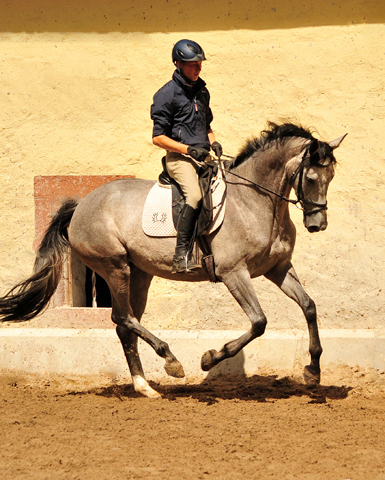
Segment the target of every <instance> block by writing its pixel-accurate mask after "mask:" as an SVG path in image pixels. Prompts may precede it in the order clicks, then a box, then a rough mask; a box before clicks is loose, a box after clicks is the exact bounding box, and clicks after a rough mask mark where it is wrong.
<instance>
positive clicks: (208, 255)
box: [142, 157, 226, 281]
mask: <svg viewBox="0 0 385 480" xmlns="http://www.w3.org/2000/svg"><path fill="white" fill-rule="evenodd" d="M162 166H163V171H162V172H161V174H160V175H159V178H158V182H157V183H156V184H155V185H154V186H153V187H152V189H151V190H150V192H149V194H148V196H147V199H146V203H145V206H144V211H143V219H142V226H143V231H144V233H145V234H146V235H149V236H157V237H165V236H176V234H177V225H178V219H179V216H180V212H181V210H182V208H183V206H184V204H185V198H184V195H183V192H182V190H181V188H180V186H179V184H178V183H177V182H176V181H175V180H174V179H172V178H171V177H170V175H169V173H168V171H167V166H166V158H165V157H163V158H162ZM198 175H199V184H200V187H201V192H202V202H201V208H200V213H199V216H198V220H197V226H196V231H195V239H196V241H197V243H198V245H199V247H200V249H201V250H202V252H203V255H204V256H203V257H202V263H203V265H204V266H205V267H206V270H207V271H208V273H209V277H210V280H211V281H216V280H215V273H214V261H213V256H212V252H211V249H210V247H209V245H208V242H207V240H206V237H205V236H206V235H208V234H210V233H212V232H213V231H215V230H216V229H217V228H219V226H220V225H221V224H222V221H223V217H224V212H225V203H226V184H225V181H224V179H223V177H222V174H221V170H220V169H219V163H218V162H215V161H211V162H205V164H204V166H203V167H201V168H200V170H199V171H198Z"/></svg>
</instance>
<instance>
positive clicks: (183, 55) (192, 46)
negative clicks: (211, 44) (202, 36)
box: [172, 40, 206, 63]
mask: <svg viewBox="0 0 385 480" xmlns="http://www.w3.org/2000/svg"><path fill="white" fill-rule="evenodd" d="M202 60H206V57H205V52H204V51H203V49H202V47H201V46H200V45H198V44H197V43H196V42H193V41H192V40H179V42H177V43H176V44H175V45H174V48H173V49H172V61H173V63H176V62H201V61H202Z"/></svg>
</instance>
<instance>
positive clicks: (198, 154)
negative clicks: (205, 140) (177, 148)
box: [187, 147, 210, 162]
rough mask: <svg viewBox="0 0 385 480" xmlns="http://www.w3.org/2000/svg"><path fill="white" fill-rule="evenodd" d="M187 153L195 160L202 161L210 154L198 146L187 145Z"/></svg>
mask: <svg viewBox="0 0 385 480" xmlns="http://www.w3.org/2000/svg"><path fill="white" fill-rule="evenodd" d="M187 153H188V154H189V155H190V157H192V158H193V159H194V160H196V161H197V162H204V161H205V160H206V158H207V156H208V155H209V154H210V152H209V151H208V150H206V149H205V148H200V147H188V149H187Z"/></svg>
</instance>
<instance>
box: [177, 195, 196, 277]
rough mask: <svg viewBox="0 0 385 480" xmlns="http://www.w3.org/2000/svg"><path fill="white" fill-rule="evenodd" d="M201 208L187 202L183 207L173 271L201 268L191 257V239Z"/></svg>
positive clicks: (189, 271) (179, 221)
mask: <svg viewBox="0 0 385 480" xmlns="http://www.w3.org/2000/svg"><path fill="white" fill-rule="evenodd" d="M198 214H199V209H198V208H196V209H195V208H193V207H191V206H190V205H188V204H187V203H186V204H185V205H184V207H183V208H182V211H181V213H180V217H179V220H178V227H177V232H178V233H177V237H176V248H175V255H174V258H173V266H172V273H193V272H192V270H195V269H197V268H201V265H197V264H195V263H194V262H193V261H192V260H191V259H190V258H189V257H190V255H191V252H190V244H191V239H192V236H193V234H194V229H195V223H196V220H197V218H198Z"/></svg>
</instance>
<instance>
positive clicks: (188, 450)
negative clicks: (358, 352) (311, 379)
mask: <svg viewBox="0 0 385 480" xmlns="http://www.w3.org/2000/svg"><path fill="white" fill-rule="evenodd" d="M0 383H1V389H0V408H1V417H0V422H1V430H0V433H1V436H0V438H1V440H0V445H1V457H0V472H1V474H0V475H1V478H2V479H3V480H8V479H9V480H10V479H12V480H17V479H29V480H34V479H50V480H51V479H85V478H90V479H98V480H104V479H106V480H107V479H108V480H111V479H136V478H138V479H139V478H146V479H148V478H157V479H167V480H173V479H178V480H180V479H183V480H192V479H206V478H213V479H226V480H227V479H228V480H234V479H290V480H291V479H306V480H310V479H312V480H314V479H322V480H329V479H330V480H347V479H351V480H358V479H365V480H368V479H371V480H376V479H385V373H384V372H381V371H378V370H369V369H359V368H350V367H339V368H338V369H335V370H333V371H331V370H329V371H324V373H323V378H322V386H320V387H307V386H305V385H304V384H303V383H302V380H301V377H300V375H299V372H294V373H293V372H291V374H290V375H289V374H287V372H281V374H280V375H278V374H277V372H275V373H272V372H263V374H262V372H261V374H259V375H254V376H252V377H247V378H241V377H237V378H234V379H229V378H217V379H211V380H209V381H208V380H206V381H204V382H203V383H200V384H199V383H196V384H194V383H191V384H188V385H183V386H181V385H169V384H164V385H155V387H156V388H157V389H158V390H159V391H160V392H161V393H162V395H163V396H162V399H159V400H149V399H146V398H142V397H139V396H138V395H137V394H135V392H134V391H133V388H132V386H131V384H129V383H127V384H119V383H115V384H114V383H111V382H110V383H109V384H107V383H103V381H102V380H101V379H79V378H72V379H69V378H66V379H64V378H60V377H55V378H52V377H50V378H49V379H43V378H41V377H33V376H28V377H27V376H16V375H9V374H3V375H1V376H0ZM153 386H154V385H153Z"/></svg>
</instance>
